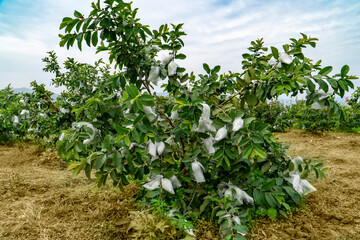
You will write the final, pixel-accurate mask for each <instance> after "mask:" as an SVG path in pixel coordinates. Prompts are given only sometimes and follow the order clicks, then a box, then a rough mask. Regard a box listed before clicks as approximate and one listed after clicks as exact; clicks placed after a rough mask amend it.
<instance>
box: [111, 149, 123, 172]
mask: <svg viewBox="0 0 360 240" xmlns="http://www.w3.org/2000/svg"><path fill="white" fill-rule="evenodd" d="M113 162H114V166H115V168H117V169H119V170H122V164H121V154H120V153H119V152H116V153H114V156H113Z"/></svg>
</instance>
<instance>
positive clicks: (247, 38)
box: [0, 0, 360, 93]
mask: <svg viewBox="0 0 360 240" xmlns="http://www.w3.org/2000/svg"><path fill="white" fill-rule="evenodd" d="M91 2H92V0H61V1H59V0H0V89H2V88H4V87H6V86H7V85H9V84H11V85H12V86H13V87H15V88H18V87H29V86H30V82H31V81H33V80H37V81H38V83H45V84H46V85H47V88H48V89H49V90H51V91H53V92H56V93H59V92H60V89H58V88H55V87H53V86H51V85H50V82H51V79H52V78H53V77H54V76H53V75H52V74H50V73H45V72H43V71H42V69H43V67H44V63H43V62H42V61H41V59H42V58H43V57H45V56H47V54H46V53H47V52H48V51H52V50H54V51H55V52H56V53H57V54H58V56H59V62H60V63H62V62H64V61H65V60H66V58H67V57H73V58H75V59H76V60H77V61H80V62H87V63H94V62H95V61H96V60H97V59H99V58H104V59H107V54H95V49H94V48H88V47H84V49H83V51H82V52H80V51H79V50H78V49H77V48H76V47H74V48H73V49H71V50H67V49H66V48H60V47H59V37H58V34H59V33H63V32H62V31H61V30H59V25H60V23H61V20H62V18H63V17H66V16H73V12H74V10H75V9H76V10H78V11H80V12H81V13H85V14H87V13H89V12H90V10H91V8H90V5H91ZM133 6H134V7H137V8H139V11H138V17H140V18H141V22H142V23H143V24H147V25H150V26H151V27H152V28H154V29H156V28H158V27H159V26H160V25H161V24H163V23H175V24H177V23H184V27H183V28H184V31H185V32H186V33H187V36H185V37H184V38H183V40H184V42H185V47H184V49H183V53H185V54H186V55H187V59H186V60H185V61H182V62H181V63H180V65H181V66H183V67H186V68H187V70H188V71H194V72H195V73H197V74H199V73H204V72H203V70H202V63H204V62H206V63H208V64H209V65H210V66H215V65H221V66H222V71H223V72H227V71H229V70H231V71H234V72H241V61H242V57H241V55H242V54H243V53H245V52H247V47H249V45H250V42H251V41H252V40H255V39H258V38H264V41H265V45H266V46H268V47H270V46H275V47H278V48H281V46H282V45H283V44H285V43H289V38H299V37H301V35H300V32H302V33H305V34H307V35H310V36H311V37H317V38H318V39H319V42H318V45H317V47H316V48H315V49H313V48H309V49H306V50H305V51H304V52H305V54H306V56H308V57H310V58H312V59H314V60H319V59H322V60H323V62H322V65H323V66H328V65H330V66H333V67H334V71H333V73H336V72H338V71H340V69H341V67H342V66H343V65H345V64H347V65H349V66H350V74H352V75H357V76H360V1H357V0H301V1H299V0H292V1H290V0H289V1H285V0H196V1H193V0H181V1H180V0H156V1H155V0H152V1H150V0H134V1H133ZM355 84H356V85H357V86H359V85H360V81H359V80H357V81H355Z"/></svg>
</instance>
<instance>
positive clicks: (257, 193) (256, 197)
mask: <svg viewBox="0 0 360 240" xmlns="http://www.w3.org/2000/svg"><path fill="white" fill-rule="evenodd" d="M253 197H254V201H255V203H257V204H258V205H262V199H263V194H262V193H261V192H260V191H259V190H257V189H255V190H254V192H253Z"/></svg>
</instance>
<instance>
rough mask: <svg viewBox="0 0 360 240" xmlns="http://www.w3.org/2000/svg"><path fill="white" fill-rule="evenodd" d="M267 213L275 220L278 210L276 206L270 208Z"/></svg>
mask: <svg viewBox="0 0 360 240" xmlns="http://www.w3.org/2000/svg"><path fill="white" fill-rule="evenodd" d="M267 215H268V217H269V218H270V219H271V220H275V219H276V216H277V211H276V209H275V208H269V209H268V210H267Z"/></svg>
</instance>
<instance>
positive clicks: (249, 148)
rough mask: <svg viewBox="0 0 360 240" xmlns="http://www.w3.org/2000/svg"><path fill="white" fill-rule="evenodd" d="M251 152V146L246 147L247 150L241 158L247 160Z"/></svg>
mask: <svg viewBox="0 0 360 240" xmlns="http://www.w3.org/2000/svg"><path fill="white" fill-rule="evenodd" d="M252 151H253V148H252V146H251V145H249V146H247V148H246V149H245V150H244V152H243V158H248V157H249V156H250V154H251V152H252Z"/></svg>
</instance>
